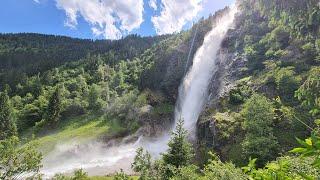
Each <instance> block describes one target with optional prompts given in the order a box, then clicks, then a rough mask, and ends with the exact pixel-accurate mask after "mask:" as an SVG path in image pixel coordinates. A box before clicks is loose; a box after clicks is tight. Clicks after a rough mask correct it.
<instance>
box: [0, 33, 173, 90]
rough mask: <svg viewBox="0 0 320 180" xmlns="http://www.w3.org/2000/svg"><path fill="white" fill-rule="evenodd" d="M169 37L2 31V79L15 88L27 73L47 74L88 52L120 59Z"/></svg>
mask: <svg viewBox="0 0 320 180" xmlns="http://www.w3.org/2000/svg"><path fill="white" fill-rule="evenodd" d="M167 37H168V36H157V37H140V36H138V35H130V36H127V37H125V38H123V39H120V40H113V41H112V40H90V39H76V38H70V37H65V36H54V35H43V34H35V33H20V34H0V44H1V46H0V59H1V63H0V82H1V84H10V85H11V86H13V88H14V86H15V85H17V84H18V83H21V81H24V78H26V76H30V75H35V74H37V73H43V72H45V71H47V70H50V69H52V68H55V67H58V66H60V65H62V64H64V63H67V62H71V61H77V60H80V59H82V58H85V57H86V56H88V55H97V54H106V53H109V54H111V55H112V56H115V59H117V60H126V59H132V58H133V57H135V56H137V55H139V54H141V53H143V52H144V51H145V50H146V49H148V48H150V47H151V46H152V45H153V44H156V43H157V42H159V41H161V40H163V39H165V38H167ZM21 73H22V75H21Z"/></svg>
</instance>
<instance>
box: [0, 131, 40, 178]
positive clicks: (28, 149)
mask: <svg viewBox="0 0 320 180" xmlns="http://www.w3.org/2000/svg"><path fill="white" fill-rule="evenodd" d="M18 145H19V139H18V138H17V137H14V136H13V137H11V138H8V139H6V140H1V141H0V179H21V178H24V177H23V175H27V173H30V176H35V175H36V174H38V173H39V170H40V168H41V167H42V166H41V159H42V155H41V154H40V153H38V152H37V151H36V150H35V146H34V144H29V145H26V146H23V147H19V146H18ZM28 176H29V175H28Z"/></svg>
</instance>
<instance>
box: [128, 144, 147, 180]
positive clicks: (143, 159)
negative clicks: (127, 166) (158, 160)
mask: <svg viewBox="0 0 320 180" xmlns="http://www.w3.org/2000/svg"><path fill="white" fill-rule="evenodd" d="M131 167H132V169H133V170H134V172H137V173H140V177H139V179H141V180H147V179H151V177H152V176H151V173H150V172H151V168H152V164H151V155H150V154H149V153H148V152H147V151H146V152H144V150H143V148H139V149H137V154H136V156H135V157H134V162H133V163H132V165H131Z"/></svg>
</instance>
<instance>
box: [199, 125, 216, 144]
mask: <svg viewBox="0 0 320 180" xmlns="http://www.w3.org/2000/svg"><path fill="white" fill-rule="evenodd" d="M214 122H215V121H213V120H207V121H205V122H202V123H198V124H197V137H199V139H198V140H199V142H198V144H202V145H205V146H206V147H209V148H212V147H214V145H215V141H214V137H215V135H216V128H215V124H214Z"/></svg>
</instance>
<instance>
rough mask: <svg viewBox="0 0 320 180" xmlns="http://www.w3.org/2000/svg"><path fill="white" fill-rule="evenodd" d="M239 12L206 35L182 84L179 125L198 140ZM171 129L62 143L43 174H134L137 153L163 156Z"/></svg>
mask: <svg viewBox="0 0 320 180" xmlns="http://www.w3.org/2000/svg"><path fill="white" fill-rule="evenodd" d="M236 11H237V10H236V8H235V7H232V8H231V9H230V10H229V11H228V12H227V13H226V14H225V15H224V16H222V17H221V19H220V20H218V22H217V23H216V26H215V27H213V29H212V30H211V31H210V32H209V33H208V34H207V35H206V36H205V39H204V42H203V45H202V46H201V47H200V48H199V49H198V50H197V52H196V54H195V56H194V59H193V65H192V66H191V67H190V69H189V71H188V73H187V74H186V76H185V78H184V80H183V82H182V84H181V85H180V88H179V97H178V100H177V103H176V108H175V115H174V118H175V122H176V121H177V120H178V119H179V118H182V119H183V120H184V122H185V128H186V129H187V130H188V132H189V134H190V136H191V137H195V126H196V122H197V120H198V117H199V114H200V113H201V111H202V108H203V106H204V104H205V102H206V98H207V89H208V84H209V82H210V79H211V77H212V75H213V74H214V73H215V71H216V70H217V69H216V66H215V63H216V59H217V54H218V52H219V49H220V45H221V42H222V41H223V38H224V37H225V35H226V33H227V31H228V29H229V28H230V27H231V26H232V24H233V20H234V15H235V13H236ZM173 128H174V125H173ZM170 130H171V129H168V130H167V132H163V134H162V135H160V136H158V137H154V138H152V137H145V136H143V135H139V136H137V137H138V138H136V139H135V140H133V141H130V142H129V143H128V142H127V141H125V139H124V140H123V141H120V142H115V143H110V142H109V143H106V142H102V141H93V142H88V143H80V141H70V142H61V144H57V145H56V146H55V149H54V150H53V151H52V152H50V153H49V154H48V155H46V156H45V158H44V160H43V165H44V167H43V168H42V170H41V173H43V174H44V176H45V178H50V177H52V176H53V175H54V174H56V173H72V172H73V171H74V170H75V169H80V168H82V169H83V170H84V171H86V172H88V173H89V175H103V174H112V173H115V172H116V171H119V170H120V169H123V170H124V171H125V172H126V173H129V174H132V173H133V172H132V170H131V163H132V161H133V158H134V156H135V154H136V150H137V149H138V148H139V147H143V148H144V149H146V150H147V151H148V152H149V153H150V154H151V155H152V157H153V158H155V159H156V158H158V157H160V154H161V153H162V152H165V151H166V149H167V143H168V141H169V138H170V132H169V131H170Z"/></svg>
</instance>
